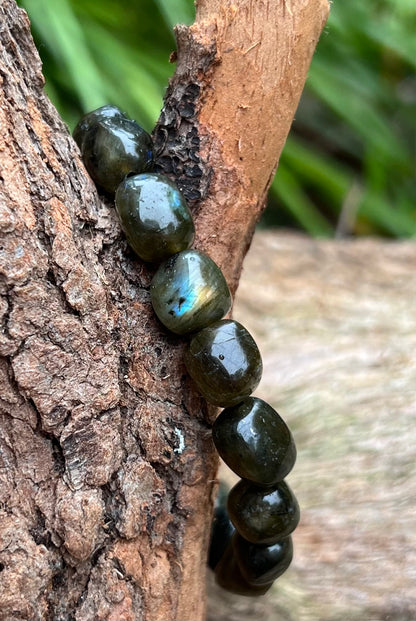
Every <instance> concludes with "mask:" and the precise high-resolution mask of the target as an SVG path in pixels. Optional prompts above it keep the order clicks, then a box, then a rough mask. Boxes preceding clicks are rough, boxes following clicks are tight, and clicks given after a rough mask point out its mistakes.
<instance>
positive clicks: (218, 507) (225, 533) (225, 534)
mask: <svg viewBox="0 0 416 621" xmlns="http://www.w3.org/2000/svg"><path fill="white" fill-rule="evenodd" d="M227 496H228V491H227V490H226V488H225V486H224V485H223V484H220V489H219V491H218V495H217V498H216V501H215V505H214V515H213V518H212V525H211V539H210V544H209V553H208V565H209V567H210V568H211V569H215V567H216V566H217V564H218V562H219V561H220V559H221V558H222V556H223V554H224V552H225V550H226V549H227V547H228V544H229V543H230V541H231V538H232V536H233V534H234V533H235V527H234V524H233V523H232V522H231V520H230V516H229V515H228V511H227Z"/></svg>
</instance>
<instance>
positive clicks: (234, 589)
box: [215, 543, 273, 597]
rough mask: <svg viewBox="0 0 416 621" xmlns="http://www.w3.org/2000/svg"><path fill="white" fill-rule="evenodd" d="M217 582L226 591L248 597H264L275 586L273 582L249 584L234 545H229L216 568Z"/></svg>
mask: <svg viewBox="0 0 416 621" xmlns="http://www.w3.org/2000/svg"><path fill="white" fill-rule="evenodd" d="M215 581H216V582H217V584H218V585H219V586H220V587H221V588H223V589H225V590H226V591H230V592H231V593H235V594H236V595H245V596H247V597H258V596H259V595H264V594H265V593H266V592H267V591H268V590H269V589H270V587H271V586H272V584H273V581H271V582H270V583H269V584H262V585H259V586H256V585H253V584H249V583H248V582H247V580H246V579H245V578H244V576H243V574H242V572H241V569H240V567H239V565H238V563H237V559H236V556H235V554H234V549H233V545H232V543H229V544H228V547H227V549H226V551H225V552H224V554H223V556H222V558H221V560H220V561H219V563H218V564H217V566H216V568H215Z"/></svg>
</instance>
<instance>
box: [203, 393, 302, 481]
mask: <svg viewBox="0 0 416 621" xmlns="http://www.w3.org/2000/svg"><path fill="white" fill-rule="evenodd" d="M212 438H213V440H214V444H215V447H216V449H217V451H218V453H219V454H220V456H221V457H222V459H223V460H224V461H225V463H226V464H227V466H228V467H229V468H231V470H233V471H234V472H235V473H236V474H238V475H239V476H240V477H242V478H243V479H250V481H254V482H255V483H257V484H259V485H273V484H274V483H277V482H278V481H281V480H282V479H284V477H285V476H286V475H287V474H288V473H289V472H290V471H291V470H292V468H293V466H294V464H295V461H296V447H295V442H294V440H293V437H292V434H291V433H290V431H289V429H288V427H287V425H286V423H285V422H284V420H283V419H282V418H281V417H280V416H279V414H278V413H277V412H276V410H274V409H273V408H272V407H271V406H270V405H269V404H268V403H266V402H265V401H263V400H262V399H257V398H256V397H247V398H246V399H244V401H241V403H238V404H237V405H235V406H233V407H230V408H226V409H225V410H223V411H222V412H221V414H220V415H219V416H218V418H217V420H216V421H215V423H214V426H213V428H212Z"/></svg>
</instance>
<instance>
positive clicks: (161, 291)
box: [150, 250, 231, 334]
mask: <svg viewBox="0 0 416 621" xmlns="http://www.w3.org/2000/svg"><path fill="white" fill-rule="evenodd" d="M150 295H151V298H152V304H153V308H154V311H155V313H156V315H157V316H158V317H159V319H160V321H161V322H162V323H163V325H165V326H166V327H167V328H168V329H169V330H171V331H172V332H176V334H188V333H189V332H196V331H197V330H201V328H204V327H205V326H208V325H209V324H211V323H212V322H214V321H217V320H218V319H220V318H221V317H224V315H225V314H226V313H227V312H228V311H229V310H230V307H231V294H230V291H229V289H228V286H227V283H226V281H225V278H224V276H223V274H222V272H221V270H220V268H219V267H218V266H217V265H216V264H215V263H214V261H212V259H210V258H209V257H208V256H207V255H206V254H203V253H202V252H198V251H197V250H185V251H184V252H180V253H178V254H175V255H173V257H170V259H168V260H167V261H166V262H165V263H162V265H161V266H160V267H159V269H158V270H157V272H156V274H155V275H154V277H153V280H152V284H151V287H150ZM200 334H201V333H200Z"/></svg>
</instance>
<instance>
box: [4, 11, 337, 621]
mask: <svg viewBox="0 0 416 621" xmlns="http://www.w3.org/2000/svg"><path fill="white" fill-rule="evenodd" d="M327 10H328V7H327V3H326V0H293V1H289V0H286V1H282V0H270V1H260V0H251V1H249V0H235V1H234V2H230V1H222V2H219V1H213V0H210V1H208V0H201V1H200V2H198V3H197V13H196V20H195V24H194V25H193V26H191V27H190V28H185V27H179V28H178V30H177V38H178V55H177V68H176V73H175V75H174V77H173V79H172V82H171V85H170V88H169V91H168V93H167V97H166V101H165V107H164V109H163V111H162V114H161V118H160V121H159V123H158V126H157V128H156V130H155V141H156V145H157V149H158V166H159V168H160V169H162V170H165V171H166V172H167V174H169V175H170V176H172V177H173V178H175V179H176V180H177V181H178V184H179V185H180V187H182V189H183V191H184V193H185V194H186V195H187V197H188V199H189V201H190V204H191V205H192V208H193V213H194V217H195V222H196V228H197V239H196V247H198V248H199V249H202V250H204V251H206V252H207V253H209V255H210V256H211V257H212V258H213V259H214V260H216V261H217V263H218V264H219V265H220V266H221V267H222V269H223V271H224V273H225V275H226V277H227V279H228V282H229V284H230V286H231V288H232V290H233V291H235V289H236V287H237V283H238V277H239V274H240V271H241V265H242V260H243V257H244V254H245V252H246V251H247V249H248V246H249V243H250V240H251V237H252V234H253V230H254V225H255V222H256V220H257V218H258V216H259V214H260V212H261V210H262V209H263V206H264V201H265V196H266V192H267V188H268V184H269V181H270V179H271V178H272V175H273V172H274V170H275V168H276V165H277V160H278V156H279V154H280V151H281V148H282V146H283V144H284V141H285V138H286V135H287V133H288V131H289V127H290V123H291V120H292V118H293V115H294V112H295V109H296V106H297V103H298V100H299V97H300V93H301V90H302V87H303V83H304V80H305V77H306V72H307V69H308V66H309V63H310V60H311V56H312V54H313V50H314V47H315V44H316V42H317V39H318V36H319V33H320V31H321V29H322V27H323V24H324V22H325V19H326V16H327ZM0 17H1V21H0V51H1V56H0V78H1V81H2V92H1V98H2V99H1V107H0V124H1V135H0V152H1V171H0V174H1V196H2V201H1V204H0V230H1V232H2V246H1V263H0V269H1V284H0V286H1V315H2V332H1V334H0V348H1V351H0V353H1V354H2V356H3V357H2V359H1V373H0V382H1V384H0V394H1V410H0V421H1V422H0V443H1V444H0V447H1V451H0V619H5V620H7V621H13V620H21V619H31V620H32V619H41V620H52V619H53V620H54V621H58V620H64V619H65V620H76V621H91V620H92V619H94V620H101V619H102V620H104V619H109V620H115V619H117V620H119V621H122V620H125V621H128V620H135V621H137V620H138V619H143V620H147V619H148V620H152V621H155V620H157V619H161V620H162V619H163V620H170V621H171V620H172V619H178V620H181V621H185V620H187V619H189V620H190V619H192V620H193V621H195V620H196V619H202V618H203V617H204V610H205V598H204V596H203V592H204V581H205V557H206V550H207V545H208V539H209V522H210V516H211V512H212V502H213V497H214V493H215V489H216V482H215V474H216V468H217V458H216V456H215V452H214V450H213V446H212V442H211V437H210V431H209V427H210V422H211V421H212V419H213V417H214V416H215V413H216V412H215V410H214V409H213V408H209V407H207V405H206V403H205V402H204V401H203V399H202V398H201V397H200V396H199V395H198V394H197V393H196V392H195V390H194V389H193V387H192V384H191V382H190V380H189V378H188V377H187V375H186V372H185V369H184V366H183V363H182V352H183V347H184V344H185V341H184V340H183V339H180V338H177V337H173V336H171V335H168V334H166V332H165V331H164V330H163V328H162V327H161V326H160V325H159V324H158V323H157V321H156V319H155V318H154V315H153V313H152V310H151V306H150V303H149V294H148V288H149V283H150V279H151V275H152V273H151V269H150V268H149V267H148V266H146V265H143V264H142V263H140V261H138V260H137V259H136V258H135V256H134V255H133V254H132V252H131V251H130V250H129V248H128V246H127V244H126V242H125V240H124V238H123V236H122V234H121V232H120V227H119V224H118V221H117V218H116V216H115V213H114V210H113V207H112V205H111V204H110V203H109V202H108V201H107V200H105V199H103V198H102V197H98V195H97V193H96V190H95V188H94V186H93V184H92V182H91V181H90V179H89V178H88V176H87V174H86V172H85V170H84V168H83V165H82V163H81V161H80V159H79V153H78V149H77V147H76V145H75V143H74V142H73V140H72V139H71V137H70V135H69V133H68V131H67V128H66V127H65V125H64V124H63V123H62V121H61V120H60V118H59V116H58V114H57V112H56V110H55V109H54V108H53V106H52V105H51V103H50V102H49V100H48V99H47V97H46V96H45V94H44V93H43V82H44V81H43V77H42V73H41V63H40V60H39V57H38V55H37V52H36V50H35V48H34V45H33V41H32V39H31V36H30V31H29V21H28V19H27V16H26V14H25V13H24V11H22V10H20V9H18V8H17V6H16V4H15V3H14V2H13V1H12V0H3V2H2V4H1V6H0Z"/></svg>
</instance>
